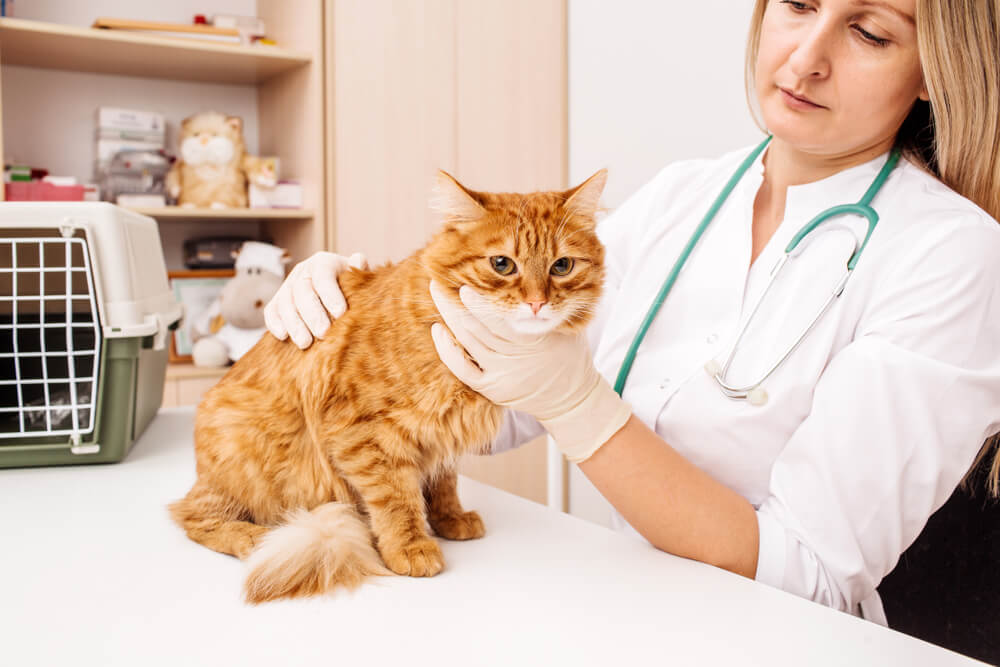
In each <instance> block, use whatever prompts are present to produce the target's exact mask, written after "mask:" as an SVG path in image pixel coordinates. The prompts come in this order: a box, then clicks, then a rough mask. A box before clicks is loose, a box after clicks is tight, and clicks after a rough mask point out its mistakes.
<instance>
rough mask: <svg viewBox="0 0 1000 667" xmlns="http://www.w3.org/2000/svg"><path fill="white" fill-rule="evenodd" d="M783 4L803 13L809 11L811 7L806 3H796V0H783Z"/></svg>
mask: <svg viewBox="0 0 1000 667" xmlns="http://www.w3.org/2000/svg"><path fill="white" fill-rule="evenodd" d="M781 4H783V5H789V6H791V8H792V9H794V10H795V11H797V12H803V11H805V10H807V9H809V5H807V4H806V3H804V2H795V0H781Z"/></svg>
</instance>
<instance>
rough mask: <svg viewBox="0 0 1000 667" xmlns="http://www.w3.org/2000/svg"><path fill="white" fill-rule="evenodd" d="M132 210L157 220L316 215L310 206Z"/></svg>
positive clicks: (306, 217)
mask: <svg viewBox="0 0 1000 667" xmlns="http://www.w3.org/2000/svg"><path fill="white" fill-rule="evenodd" d="M126 208H128V209H129V210H130V211H135V212H136V213H142V214H143V215H148V216H149V217H151V218H156V219H157V220H178V221H187V220H233V221H236V220H311V219H312V218H313V216H314V215H315V212H314V211H313V210H312V209H308V208H224V209H220V208H184V207H181V206H167V207H164V208H142V207H136V208H131V207H126Z"/></svg>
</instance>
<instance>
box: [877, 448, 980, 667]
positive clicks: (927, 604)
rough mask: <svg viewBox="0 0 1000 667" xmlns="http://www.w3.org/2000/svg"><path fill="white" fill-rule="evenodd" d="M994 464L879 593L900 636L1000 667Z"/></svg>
mask: <svg viewBox="0 0 1000 667" xmlns="http://www.w3.org/2000/svg"><path fill="white" fill-rule="evenodd" d="M991 463H992V456H991V457H988V459H986V460H984V461H983V462H982V463H981V464H980V465H979V466H977V468H976V470H975V471H973V475H972V477H971V478H970V485H969V486H970V489H969V490H965V489H962V488H959V489H958V490H956V491H955V493H954V494H952V496H951V498H949V499H948V502H947V503H945V504H944V506H942V507H941V509H939V510H938V511H937V512H935V513H934V515H933V516H931V518H930V520H929V521H928V522H927V525H926V526H925V527H924V530H923V532H921V533H920V536H919V537H917V540H916V542H914V543H913V544H912V545H911V546H910V548H909V549H907V550H906V552H905V553H903V555H902V556H901V557H900V560H899V563H898V564H897V565H896V568H895V569H894V570H893V571H892V572H890V573H889V576H887V577H886V578H885V579H884V580H883V581H882V584H881V585H880V586H879V593H880V595H881V596H882V602H883V604H884V605H885V613H886V617H887V618H888V620H889V627H891V628H893V629H894V630H899V631H900V632H905V633H906V634H908V635H912V636H914V637H919V638H920V639H923V640H925V641H928V642H931V643H933V644H938V645H939V646H943V647H945V648H948V649H951V650H953V651H957V652H959V653H963V654H965V655H968V656H970V657H973V658H976V659H978V660H983V661H986V662H989V663H992V664H1000V502H998V501H997V500H994V499H990V498H987V497H986V493H985V491H984V490H983V489H984V488H985V484H984V480H985V477H986V472H987V470H988V468H989V465H990V464H991Z"/></svg>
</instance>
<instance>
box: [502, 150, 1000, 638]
mask: <svg viewBox="0 0 1000 667" xmlns="http://www.w3.org/2000/svg"><path fill="white" fill-rule="evenodd" d="M750 150H751V148H746V149H741V150H739V151H734V152H732V153H730V154H727V155H725V156H723V157H722V158H720V159H716V160H698V161H686V162H679V163H676V164H673V165H671V166H668V167H667V168H665V169H663V170H662V171H661V172H660V173H659V174H658V175H657V176H656V177H655V178H654V179H653V180H652V181H651V182H649V183H648V184H646V185H645V186H644V187H643V188H641V189H640V190H639V191H638V192H637V193H635V194H634V195H633V196H632V197H631V198H630V199H629V200H628V201H626V202H625V203H624V204H622V206H621V207H619V208H618V209H617V210H616V211H614V213H612V214H611V215H609V216H608V217H606V218H605V219H604V220H603V221H602V222H601V223H600V225H599V227H598V229H599V234H600V236H601V238H602V240H603V242H604V243H605V245H606V248H607V260H606V261H607V267H608V280H607V284H606V291H605V296H604V299H603V300H602V304H601V307H600V309H599V311H598V315H597V317H596V319H595V321H594V323H593V324H592V326H591V328H590V331H589V333H590V335H591V343H592V347H593V349H594V359H595V364H596V366H597V368H598V370H599V371H600V372H601V373H602V374H603V375H604V377H605V378H606V379H607V380H608V381H609V382H612V383H613V382H614V380H615V377H616V375H617V373H618V368H619V365H620V364H621V361H622V359H623V358H624V355H625V350H626V349H627V347H628V345H629V343H630V342H631V340H632V337H633V336H634V334H635V332H636V330H637V328H638V326H639V322H640V321H641V319H642V318H643V316H644V315H645V313H646V311H647V309H648V308H649V305H650V303H651V301H652V299H653V297H654V295H655V294H656V293H657V291H658V290H659V288H660V286H661V284H662V282H663V280H664V278H665V277H666V275H667V273H668V272H669V270H670V268H671V267H672V266H673V263H674V262H675V261H676V258H677V257H678V255H679V253H680V250H681V248H682V247H683V245H684V244H685V243H687V241H688V239H689V238H690V236H691V234H692V232H693V231H694V229H695V228H696V227H697V225H698V223H699V222H700V221H701V218H702V217H703V216H704V214H705V211H706V210H707V209H708V207H709V205H710V204H711V202H712V201H713V200H714V199H715V197H716V196H717V194H718V193H719V192H720V191H721V189H722V187H723V184H724V183H725V182H726V181H727V180H728V179H729V177H730V176H731V175H732V174H733V172H734V171H735V170H736V168H737V166H738V164H739V163H740V162H741V161H742V160H743V158H744V157H745V156H746V155H747V154H748V153H749V152H750ZM762 157H763V156H761V157H758V159H757V161H756V163H755V164H754V165H753V166H752V167H751V168H750V170H748V172H747V173H746V175H745V176H744V177H743V179H742V181H741V182H740V183H739V185H738V186H737V187H736V189H735V190H734V191H733V192H732V194H731V195H730V197H729V199H728V200H727V202H726V204H725V206H724V207H723V208H722V209H721V210H720V211H719V213H718V215H717V216H716V218H715V220H714V221H713V222H712V224H711V226H710V227H709V229H708V230H707V231H706V232H705V235H704V236H703V237H702V239H701V242H700V244H699V246H698V247H697V249H696V250H695V251H694V253H693V254H692V255H691V257H690V259H689V260H688V263H687V264H686V265H685V267H684V269H683V271H682V272H681V274H680V276H679V278H678V280H677V282H676V283H675V285H674V288H673V291H672V292H671V293H670V295H669V296H668V297H667V300H666V302H665V303H664V305H663V308H662V309H661V311H660V313H659V315H658V316H657V318H656V320H655V322H654V323H653V325H652V326H651V328H650V330H649V333H648V335H647V336H646V339H645V341H644V342H643V344H642V347H641V348H640V349H639V353H638V356H637V358H636V361H635V365H634V366H633V368H632V372H631V375H630V376H629V378H628V383H627V384H626V386H625V391H624V398H625V400H626V401H628V402H629V403H630V404H631V406H632V408H633V411H634V412H635V414H636V416H638V417H639V418H640V419H642V421H643V422H645V423H646V424H647V425H648V426H650V427H651V428H653V429H654V430H655V431H656V433H657V434H659V435H660V436H661V437H662V438H663V439H664V440H665V441H666V442H667V443H669V444H670V445H671V446H672V447H674V448H675V449H676V450H677V451H678V452H680V453H681V454H682V455H684V456H685V457H686V458H687V459H688V460H690V461H692V462H693V463H695V464H696V465H698V466H699V467H700V468H701V469H702V470H704V471H705V472H707V473H708V474H710V475H711V476H712V477H713V478H715V479H716V480H718V481H720V482H722V483H724V484H726V485H727V486H729V487H730V488H732V489H734V490H735V491H737V492H738V493H740V494H742V495H743V496H744V497H745V498H746V499H747V500H748V501H750V503H752V504H753V505H754V507H756V508H757V519H758V526H759V529H760V552H759V556H758V567H757V573H756V578H757V580H759V581H762V582H764V583H767V584H770V585H772V586H776V587H779V588H782V589H784V590H786V591H789V592H792V593H795V594H797V595H800V596H802V597H805V598H809V599H812V600H815V601H817V602H820V603H822V604H825V605H828V606H830V607H834V608H837V609H840V610H844V611H848V612H851V613H854V614H857V615H861V616H863V617H865V618H868V619H870V620H873V621H875V622H879V623H882V624H885V623H886V619H885V614H884V611H883V609H882V604H881V601H880V600H879V597H878V594H877V592H876V590H875V589H876V586H877V585H878V584H879V582H880V581H881V580H882V578H883V577H884V576H885V575H886V574H888V573H889V572H890V571H891V570H892V568H893V567H894V566H895V564H896V562H897V560H898V558H899V556H900V554H901V553H902V552H903V551H904V550H905V549H906V548H907V547H908V546H909V545H910V544H911V543H912V542H913V540H914V539H916V537H917V535H918V534H919V533H920V531H921V529H922V528H923V526H924V524H925V523H926V521H927V519H928V517H929V516H930V515H931V514H932V513H933V512H934V511H935V510H936V509H937V508H938V507H940V506H941V505H942V504H943V503H944V502H945V501H946V500H947V498H948V497H949V495H950V494H951V493H952V491H953V490H954V488H955V487H956V485H957V484H958V482H959V481H960V480H961V478H962V476H963V475H964V473H965V472H966V470H967V469H968V468H969V466H970V465H971V463H972V461H973V459H974V457H975V456H976V454H977V452H978V451H979V448H980V446H981V444H982V442H983V440H984V439H985V438H987V437H988V436H989V435H990V434H992V433H994V432H996V431H997V430H998V429H1000V225H998V223H997V222H996V221H995V220H994V219H993V218H991V217H990V216H989V215H987V214H986V213H985V212H984V211H983V210H981V209H979V208H978V207H976V206H975V205H974V204H972V203H971V202H969V201H968V200H967V199H964V198H963V197H961V196H959V195H958V194H956V193H955V192H953V191H951V190H950V189H948V188H947V187H945V186H944V185H942V184H941V183H940V182H938V181H937V180H936V179H935V178H933V177H932V176H930V175H929V174H927V173H926V172H924V171H922V170H920V169H919V168H917V167H916V166H914V165H913V164H910V163H909V162H906V161H905V160H901V161H900V163H899V165H898V166H897V168H896V169H895V170H894V171H893V173H892V174H891V176H890V177H889V180H888V181H887V182H886V184H885V186H884V187H883V189H882V191H881V192H880V193H879V195H878V196H877V197H876V198H875V200H874V202H873V207H874V208H875V210H876V211H877V212H878V213H879V215H880V222H879V225H878V227H877V228H876V230H875V233H874V234H873V236H872V238H871V241H870V242H869V244H868V247H867V249H866V250H865V252H864V254H863V255H862V257H861V259H860V262H859V263H858V266H857V269H856V270H855V272H854V275H853V277H852V278H851V280H850V282H849V283H848V284H847V287H846V289H845V291H844V293H843V296H842V297H841V298H840V299H839V300H838V301H837V302H835V303H834V305H833V306H832V307H831V309H830V310H829V311H828V312H827V313H826V315H825V316H824V317H823V318H822V319H821V320H820V322H819V323H818V324H817V326H816V328H815V329H813V330H812V331H811V332H810V333H809V335H808V336H806V337H805V339H804V340H803V342H802V344H801V346H800V347H799V348H798V349H797V350H796V351H795V352H793V353H792V355H791V356H790V357H789V358H788V359H787V360H786V362H785V363H784V364H783V365H782V366H781V367H780V368H779V369H778V370H777V371H776V372H775V373H774V374H773V375H772V376H771V377H770V378H769V379H768V380H767V381H766V382H765V383H764V384H763V385H762V386H763V387H764V388H765V390H766V391H767V393H768V396H769V400H768V402H767V403H766V404H765V405H763V406H760V407H757V406H753V405H750V404H749V403H748V402H746V401H736V400H732V399H729V398H726V397H725V396H723V394H722V393H721V392H720V391H719V389H718V386H717V385H716V384H715V382H714V380H712V379H711V378H710V377H709V376H708V374H707V373H706V372H705V370H704V368H703V367H704V364H705V363H706V361H708V360H709V359H711V358H715V359H717V360H719V361H720V362H723V361H724V360H725V357H726V355H727V353H728V350H729V349H730V348H731V344H732V341H733V339H734V338H735V335H736V332H737V326H738V324H739V323H740V321H741V320H742V318H743V317H744V316H746V315H747V314H748V313H749V312H750V310H751V308H752V306H753V304H754V303H756V300H757V296H758V295H759V294H760V292H761V291H762V290H763V288H764V286H765V285H766V283H767V279H768V277H769V276H768V274H769V272H770V270H771V268H772V267H773V266H774V263H775V262H776V260H777V259H778V257H779V256H780V255H781V254H782V253H783V251H784V247H785V246H786V245H787V243H788V241H789V240H790V239H791V237H792V236H793V235H794V233H795V232H796V231H798V230H799V228H800V227H801V226H802V225H804V224H805V223H806V222H807V221H808V220H810V219H812V218H813V217H814V216H815V215H816V214H817V213H819V212H820V211H822V210H824V209H826V208H828V207H830V206H834V205H837V204H843V203H853V202H856V201H857V200H858V199H860V198H861V196H862V194H863V193H864V192H865V191H866V190H867V188H868V186H869V185H870V184H871V182H872V180H873V179H874V177H875V175H876V173H877V172H878V170H879V169H880V168H881V166H882V165H883V163H884V162H885V159H886V157H887V156H886V155H883V156H880V157H879V158H877V159H875V160H872V161H871V162H868V163H866V164H863V165H859V166H857V167H853V168H851V169H847V170H844V171H842V172H840V173H837V174H835V175H833V176H830V177H828V178H826V179H823V180H821V181H818V182H815V183H810V184H806V185H798V186H793V187H790V188H789V189H788V194H787V202H786V207H785V217H784V220H783V221H782V223H781V225H780V226H779V228H778V229H777V231H776V232H775V234H774V236H773V238H771V240H770V242H769V243H768V244H767V246H766V248H765V249H764V250H763V252H762V253H761V255H760V256H759V257H758V258H757V260H756V261H755V262H754V264H753V265H752V266H749V263H750V254H751V221H752V217H753V201H754V198H755V196H756V193H757V190H758V189H759V187H760V184H761V182H762V179H763V166H762ZM837 220H847V221H848V223H847V227H849V228H853V229H854V230H855V233H854V234H852V232H851V230H850V229H847V228H844V227H843V226H842V228H841V229H840V230H833V231H829V232H827V233H824V234H821V235H819V236H817V237H816V238H815V239H814V240H813V242H811V243H810V244H808V246H806V248H805V250H804V251H803V253H802V255H801V256H800V257H799V258H798V259H795V260H791V262H790V264H789V265H788V266H786V267H785V269H784V271H783V273H782V275H781V277H780V279H779V281H778V282H776V283H775V286H774V288H773V289H772V292H771V293H770V294H769V295H768V297H767V301H766V302H765V303H764V305H763V306H762V308H761V310H760V311H759V312H758V314H757V315H756V316H755V318H754V325H753V327H752V328H751V330H750V331H749V332H748V334H747V337H746V338H745V339H744V342H743V343H742V344H741V348H740V353H739V354H738V355H737V357H736V359H735V361H734V362H733V365H732V367H731V371H730V374H729V376H728V379H729V381H730V384H735V385H739V384H743V383H744V381H745V382H746V383H750V382H753V381H755V380H756V379H758V378H759V376H760V375H761V374H762V373H763V372H764V371H765V370H766V369H767V368H769V367H770V366H771V364H773V363H774V361H776V360H777V358H778V357H779V356H780V354H781V353H782V352H783V351H784V350H785V349H786V346H787V345H788V344H790V343H791V342H792V341H793V340H794V338H795V336H796V334H797V333H798V332H799V331H800V330H801V329H802V328H803V327H804V326H805V325H806V324H807V323H808V322H809V320H810V319H811V317H812V315H813V314H814V312H815V310H816V309H818V308H819V307H820V306H821V305H822V303H823V301H824V299H825V297H826V295H827V294H828V293H829V291H830V289H831V288H832V287H833V285H834V284H835V283H836V282H837V280H838V279H839V278H840V277H841V275H842V272H843V270H844V267H845V265H846V261H847V258H848V257H849V256H850V253H851V251H852V249H853V244H854V236H855V235H856V236H857V238H859V239H863V230H864V229H866V226H865V224H863V223H862V221H861V219H860V218H856V217H851V218H838V219H837ZM828 224H834V225H835V224H836V223H828ZM748 267H749V271H748ZM540 433H541V429H540V428H539V426H538V424H537V422H535V421H534V420H533V419H531V418H528V417H527V416H525V415H523V414H517V413H511V414H509V415H508V416H507V418H506V419H505V422H504V427H503V430H502V431H501V433H500V435H499V436H498V438H497V440H496V442H495V443H494V451H502V450H503V449H506V448H509V447H512V446H515V445H517V444H520V443H523V442H526V441H527V440H530V439H531V438H533V437H535V436H537V435H539V434H540ZM617 523H618V525H619V526H621V527H622V528H624V529H627V530H631V527H630V526H627V525H626V524H625V523H624V521H623V520H621V517H620V516H619V517H617Z"/></svg>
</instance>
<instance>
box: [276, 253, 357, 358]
mask: <svg viewBox="0 0 1000 667" xmlns="http://www.w3.org/2000/svg"><path fill="white" fill-rule="evenodd" d="M350 267H354V268H357V269H367V268H368V260H367V259H366V258H365V256H364V255H362V254H361V253H359V252H356V253H354V254H353V255H351V256H350V257H344V256H343V255H337V254H334V253H332V252H324V251H320V252H317V253H315V254H314V255H312V256H311V257H309V258H308V259H305V260H303V261H301V262H299V263H298V264H296V265H295V267H294V268H292V271H291V273H289V274H288V277H286V278H285V281H284V282H283V283H281V287H279V288H278V292H277V293H276V294H275V295H274V297H272V298H271V300H270V301H269V302H268V303H267V305H266V306H265V307H264V322H265V324H266V325H267V328H268V331H270V332H271V333H272V334H274V337H275V338H277V339H278V340H285V338H291V339H292V342H293V343H295V344H296V345H298V346H299V347H300V348H302V349H303V350H304V349H306V348H307V347H309V345H310V344H312V342H313V338H321V337H322V336H323V334H324V333H325V332H326V330H327V329H328V328H329V327H330V317H331V316H332V317H333V318H334V319H336V318H338V317H340V316H341V315H343V314H344V312H345V311H346V310H347V301H345V300H344V294H343V292H341V291H340V285H338V284H337V276H339V275H340V273H341V271H344V270H346V269H348V268H350Z"/></svg>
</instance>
